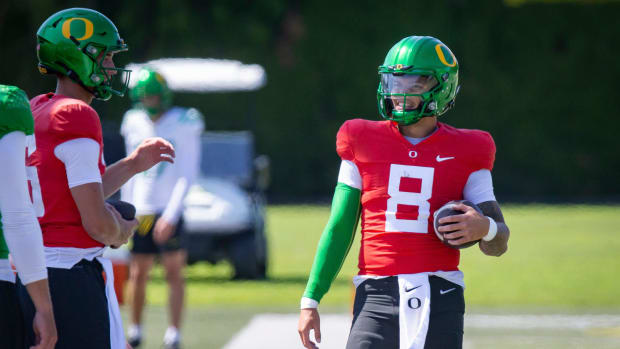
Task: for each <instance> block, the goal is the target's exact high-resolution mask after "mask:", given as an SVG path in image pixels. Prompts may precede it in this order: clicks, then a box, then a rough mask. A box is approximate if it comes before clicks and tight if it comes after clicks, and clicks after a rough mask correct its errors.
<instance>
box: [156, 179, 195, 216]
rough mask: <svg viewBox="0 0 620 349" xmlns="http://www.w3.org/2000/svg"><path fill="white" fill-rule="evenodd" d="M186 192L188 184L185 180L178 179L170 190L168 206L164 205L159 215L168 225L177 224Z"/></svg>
mask: <svg viewBox="0 0 620 349" xmlns="http://www.w3.org/2000/svg"><path fill="white" fill-rule="evenodd" d="M188 190H189V182H188V180H187V178H185V177H181V178H179V179H178V180H177V182H176V184H175V185H174V188H173V189H172V194H171V195H170V199H169V200H168V205H166V209H165V210H164V212H163V213H162V215H161V217H162V218H163V219H165V220H166V221H167V222H168V223H170V224H176V223H177V222H178V220H179V217H180V216H181V211H182V210H183V199H184V198H185V195H186V194H187V191H188Z"/></svg>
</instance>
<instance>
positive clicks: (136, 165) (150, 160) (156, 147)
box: [127, 137, 175, 173]
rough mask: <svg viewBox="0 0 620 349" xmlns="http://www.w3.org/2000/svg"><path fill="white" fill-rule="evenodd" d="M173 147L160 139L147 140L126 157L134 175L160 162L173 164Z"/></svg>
mask: <svg viewBox="0 0 620 349" xmlns="http://www.w3.org/2000/svg"><path fill="white" fill-rule="evenodd" d="M174 156H175V153H174V147H173V146H172V144H170V142H168V141H167V140H165V139H163V138H160V137H153V138H147V139H145V140H143V141H142V143H140V145H139V146H138V147H137V148H136V149H135V150H134V151H133V152H132V153H131V154H130V155H129V156H128V157H127V158H128V160H129V161H130V162H131V163H132V166H133V169H134V171H135V172H136V173H140V172H144V171H146V170H148V169H149V168H151V167H153V166H155V165H157V164H158V163H160V162H162V161H167V162H169V163H174Z"/></svg>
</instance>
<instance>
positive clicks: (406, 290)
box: [405, 285, 422, 292]
mask: <svg viewBox="0 0 620 349" xmlns="http://www.w3.org/2000/svg"><path fill="white" fill-rule="evenodd" d="M418 287H422V285H420V286H416V287H413V288H410V289H407V286H405V292H411V291H413V290H415V289H416V288H418Z"/></svg>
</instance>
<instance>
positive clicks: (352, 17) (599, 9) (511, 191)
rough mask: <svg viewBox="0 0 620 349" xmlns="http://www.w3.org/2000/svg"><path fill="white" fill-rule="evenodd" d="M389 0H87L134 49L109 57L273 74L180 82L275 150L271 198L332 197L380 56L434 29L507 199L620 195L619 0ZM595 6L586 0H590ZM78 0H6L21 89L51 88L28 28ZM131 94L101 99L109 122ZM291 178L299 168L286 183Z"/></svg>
mask: <svg viewBox="0 0 620 349" xmlns="http://www.w3.org/2000/svg"><path fill="white" fill-rule="evenodd" d="M585 3H586V2H583V1H581V2H579V1H575V2H572V1H568V2H560V1H549V2H544V3H528V4H527V5H526V6H520V7H510V6H507V5H506V2H500V1H456V0H444V1H432V2H419V1H418V2H406V3H402V4H398V5H392V4H390V5H386V4H385V3H383V2H360V3H356V4H355V6H351V4H350V3H347V2H333V1H329V2H328V1H306V2H298V1H293V2H291V1H284V0H267V1H251V2H250V1H243V2H231V1H224V0H214V1H195V0H178V1H174V2H169V1H163V0H158V1H154V2H151V3H148V4H145V3H144V2H134V1H120V0H112V1H105V2H104V1H101V0H95V1H90V2H89V3H88V4H87V5H88V6H90V7H92V8H94V9H96V10H98V11H100V12H102V13H104V14H106V15H107V16H108V17H109V18H111V19H112V21H114V22H115V24H116V25H117V27H118V29H119V31H120V34H121V36H122V37H123V38H125V39H126V41H127V44H128V45H129V47H130V50H129V52H128V53H126V54H123V55H119V56H118V59H119V60H118V61H117V65H118V66H124V65H125V64H127V63H129V62H144V61H147V60H150V59H155V58H161V57H213V58H227V59H238V60H241V61H243V62H245V63H258V64H261V65H263V66H264V67H265V69H266V72H267V80H268V82H267V86H266V87H265V88H264V89H262V90H260V91H258V92H254V93H229V94H210V95H196V94H181V95H177V96H175V103H176V104H180V105H184V106H192V107H197V108H198V109H199V110H200V111H202V112H203V114H204V115H205V116H206V124H207V126H208V127H209V128H210V129H212V130H222V129H246V128H249V129H251V130H253V131H254V132H255V133H256V139H257V142H258V150H259V152H260V153H263V154H267V155H269V156H270V157H271V159H272V167H273V185H272V188H271V191H270V194H271V195H272V197H273V198H277V199H285V200H289V201H290V200H300V199H306V200H307V199H313V198H325V197H328V196H329V195H330V194H331V191H332V186H333V184H334V182H335V179H336V173H337V169H338V163H339V159H338V157H337V155H336V153H335V144H334V143H335V135H336V131H337V130H338V128H339V126H340V125H341V124H342V123H343V121H344V120H346V119H350V118H353V117H363V118H367V119H373V120H378V119H379V115H378V111H377V106H376V98H375V92H376V87H377V84H378V78H379V77H378V74H377V66H378V65H379V64H381V62H382V61H383V57H385V54H386V52H387V51H388V50H389V48H390V47H391V46H392V45H393V44H394V43H396V42H397V41H398V40H400V39H401V38H403V37H405V36H409V35H414V34H418V35H433V36H435V37H437V38H439V39H440V40H442V41H443V42H444V43H445V44H446V45H448V46H449V47H450V48H451V50H452V51H453V52H454V54H455V55H456V56H457V58H458V60H459V63H460V71H461V73H460V76H459V81H460V83H461V86H462V88H461V92H460V94H459V95H458V96H457V98H456V106H455V108H454V109H453V110H451V111H449V112H448V113H447V114H446V115H445V116H443V117H442V120H443V121H445V122H447V123H450V124H453V125H455V126H458V127H467V128H480V129H485V130H488V131H490V132H491V133H492V134H493V136H494V138H495V141H496V144H497V149H498V152H497V161H496V166H495V170H494V180H495V187H496V189H497V193H498V194H499V196H500V198H502V199H506V198H509V199H524V200H529V201H531V200H533V199H545V200H550V199H553V200H566V199H570V200H572V201H575V200H584V199H591V198H606V197H611V198H617V197H618V195H619V194H620V181H618V180H617V178H618V177H619V176H620V175H619V173H620V157H618V156H617V154H618V153H619V152H620V143H619V142H617V140H616V130H617V129H618V127H619V126H620V124H619V123H620V119H619V118H617V117H616V116H617V115H619V114H620V110H619V107H618V103H616V95H617V88H616V85H617V82H616V79H617V78H618V76H620V65H618V64H617V62H616V61H617V59H616V57H617V56H618V54H619V53H620V51H619V50H620V35H619V34H620V27H618V26H617V25H616V24H614V23H616V22H617V18H616V14H617V13H618V10H619V9H620V3H619V2H608V3H601V2H597V3H596V4H593V5H588V4H585ZM588 3H590V2H588ZM78 5H79V6H85V5H84V3H79V2H76V1H58V0H56V1H35V0H29V1H28V0H26V1H16V0H9V1H5V2H3V3H2V5H0V40H2V43H3V44H2V49H1V50H2V55H0V76H2V77H3V83H8V84H17V85H19V86H20V87H22V88H23V89H24V90H26V92H27V93H28V95H29V96H31V97H32V96H35V95H37V94H40V93H44V92H48V91H50V90H52V89H53V88H54V81H53V79H51V78H44V77H41V76H39V74H38V73H37V71H36V56H35V50H34V47H35V45H36V42H35V31H36V29H37V28H38V26H39V25H40V24H41V23H42V22H43V21H44V20H45V19H46V18H47V17H48V16H49V15H51V14H52V13H54V12H56V11H58V10H60V9H62V8H66V7H70V6H78ZM129 106H130V103H129V100H128V99H127V98H126V99H124V100H123V99H119V98H113V99H112V100H111V101H109V102H107V103H100V102H95V103H94V107H95V108H96V109H97V110H98V111H99V113H100V115H101V116H102V118H103V119H104V120H106V119H107V120H108V121H115V122H118V121H119V120H120V118H121V116H122V115H123V112H124V111H125V110H126V109H127V108H129ZM291 178H295V182H294V183H293V184H294V185H291V183H292V182H291Z"/></svg>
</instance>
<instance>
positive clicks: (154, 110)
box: [129, 67, 172, 116]
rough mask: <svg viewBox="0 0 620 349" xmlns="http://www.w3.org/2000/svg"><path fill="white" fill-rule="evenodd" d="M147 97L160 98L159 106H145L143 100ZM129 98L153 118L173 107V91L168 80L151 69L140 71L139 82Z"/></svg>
mask: <svg viewBox="0 0 620 349" xmlns="http://www.w3.org/2000/svg"><path fill="white" fill-rule="evenodd" d="M147 96H159V104H157V105H144V104H143V99H144V98H145V97H147ZM129 97H130V98H131V100H132V101H133V103H134V105H135V106H136V107H139V108H143V109H145V110H146V111H147V113H148V114H149V115H151V116H153V115H158V114H160V113H162V112H164V111H166V110H168V108H170V106H171V105H172V91H170V89H169V88H168V83H167V82H166V79H164V77H163V76H162V75H161V74H160V73H159V72H157V71H156V70H155V69H153V68H151V67H143V68H142V69H140V71H139V72H138V81H137V82H136V85H135V86H133V87H132V88H131V90H130V91H129Z"/></svg>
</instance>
